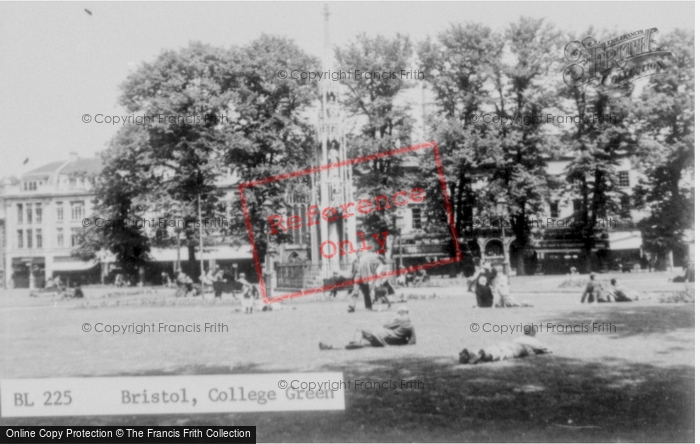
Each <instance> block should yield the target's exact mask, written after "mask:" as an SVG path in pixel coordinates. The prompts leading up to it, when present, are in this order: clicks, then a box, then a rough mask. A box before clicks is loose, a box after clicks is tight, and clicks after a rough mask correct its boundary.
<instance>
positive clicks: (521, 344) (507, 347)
mask: <svg viewBox="0 0 700 444" xmlns="http://www.w3.org/2000/svg"><path fill="white" fill-rule="evenodd" d="M535 333H537V328H534V327H532V328H530V327H529V326H527V327H525V335H524V336H521V337H519V338H517V339H516V340H515V341H513V342H502V343H499V344H494V345H491V346H489V347H486V348H482V349H480V350H479V351H478V352H477V353H473V352H470V351H469V350H467V349H466V348H465V349H464V350H462V351H461V352H460V353H459V363H460V364H479V363H484V362H495V361H505V360H506V359H518V358H525V357H527V356H532V355H541V354H545V353H552V351H551V350H550V349H549V348H548V347H547V346H546V345H545V344H544V343H542V342H541V341H539V340H537V339H535Z"/></svg>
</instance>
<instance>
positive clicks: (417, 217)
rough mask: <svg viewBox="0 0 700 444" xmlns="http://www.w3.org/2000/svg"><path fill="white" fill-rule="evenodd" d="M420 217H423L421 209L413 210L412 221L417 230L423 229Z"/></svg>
mask: <svg viewBox="0 0 700 444" xmlns="http://www.w3.org/2000/svg"><path fill="white" fill-rule="evenodd" d="M420 216H421V214H420V208H412V209H411V219H412V221H413V225H412V226H413V228H414V229H416V230H420V229H421V228H422V227H423V225H422V221H421V217H420Z"/></svg>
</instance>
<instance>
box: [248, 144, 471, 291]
mask: <svg viewBox="0 0 700 444" xmlns="http://www.w3.org/2000/svg"><path fill="white" fill-rule="evenodd" d="M426 148H432V149H433V154H434V155H435V164H436V166H437V171H438V179H439V180H440V187H441V188H442V197H443V199H445V209H446V210H447V217H448V222H447V223H448V225H449V227H450V233H451V234H452V242H453V243H454V246H455V251H456V253H457V254H456V256H455V257H453V258H448V259H442V260H440V261H436V262H431V263H429V264H423V265H414V266H412V267H408V268H402V269H401V270H395V271H391V272H385V273H381V274H379V275H377V276H370V277H366V278H362V279H355V280H348V281H345V282H341V283H340V284H337V285H335V284H331V285H326V286H324V287H319V288H312V289H308V290H302V291H299V292H296V293H291V294H286V295H283V296H277V297H276V298H271V299H268V298H267V289H266V288H265V276H264V274H263V272H262V267H261V265H260V258H259V255H258V249H257V247H256V245H255V233H254V232H253V224H252V222H251V220H250V216H249V214H248V203H247V201H246V198H245V193H244V190H245V189H246V188H251V187H254V186H257V185H265V184H268V183H272V182H276V181H279V180H283V179H291V178H294V177H299V176H305V175H307V174H312V173H317V172H320V171H324V170H330V169H333V168H340V167H342V166H345V165H354V164H357V163H363V162H367V161H370V160H376V159H382V158H384V157H388V156H394V155H397V154H404V153H408V152H412V151H419V150H422V149H426ZM238 192H239V194H240V195H241V205H242V207H243V215H244V217H245V222H246V228H247V229H248V237H249V238H250V245H251V247H252V250H253V262H254V263H255V271H256V272H257V274H258V283H259V284H260V290H261V297H262V300H263V302H264V303H265V304H271V303H274V302H280V301H283V300H287V299H293V298H298V297H302V296H308V295H312V294H315V293H321V292H324V291H330V290H332V289H333V288H337V287H338V286H340V287H346V286H350V285H354V284H356V283H357V284H362V283H366V282H371V281H374V280H377V279H383V278H385V277H389V276H398V275H400V274H406V273H412V272H414V271H418V270H427V269H430V268H434V267H439V266H441V265H445V264H450V263H454V262H459V261H461V260H462V251H461V250H460V248H459V240H458V238H457V229H456V228H455V221H454V214H453V213H452V206H451V205H450V199H449V195H448V194H447V184H446V183H445V172H444V169H443V166H442V160H441V158H440V151H439V149H438V145H437V143H436V142H424V143H420V144H416V145H412V146H408V147H403V148H398V149H395V150H390V151H384V152H381V153H377V154H371V155H368V156H362V157H357V158H355V159H349V160H344V161H342V162H335V163H330V164H327V165H321V166H317V167H311V168H307V169H305V170H299V171H294V172H292V173H284V174H278V175H276V176H271V177H268V178H265V179H259V180H254V181H250V182H245V183H242V184H240V185H239V186H238Z"/></svg>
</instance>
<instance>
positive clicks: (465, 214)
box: [418, 24, 503, 257]
mask: <svg viewBox="0 0 700 444" xmlns="http://www.w3.org/2000/svg"><path fill="white" fill-rule="evenodd" d="M502 51H503V40H502V38H501V37H500V36H499V35H498V34H497V33H495V32H493V31H492V30H491V29H490V28H488V27H486V26H483V25H479V24H460V25H452V26H451V27H450V29H448V30H446V31H443V32H441V33H440V34H438V36H437V38H436V40H435V41H433V40H432V39H428V40H426V41H425V42H423V43H422V44H421V45H420V47H419V49H418V56H419V60H420V66H421V69H422V71H424V72H425V76H426V81H427V82H428V83H429V84H430V86H431V88H432V91H433V93H434V94H435V101H436V105H437V109H436V112H435V114H434V115H432V116H428V122H429V123H428V125H429V128H430V134H431V137H432V138H433V140H435V141H436V142H437V143H438V147H439V149H440V154H441V158H442V161H443V167H444V173H445V180H446V183H447V192H448V196H449V203H450V206H451V208H452V211H453V214H454V217H455V226H456V229H457V235H458V236H459V237H460V238H469V237H472V236H473V235H474V231H473V229H474V228H476V227H475V226H474V216H475V215H478V212H479V208H478V206H479V202H480V201H481V198H482V196H481V195H480V190H479V189H478V188H476V187H473V185H474V184H475V183H476V181H477V180H478V179H480V178H483V177H484V176H485V175H488V174H490V172H491V171H493V167H494V166H495V164H496V159H497V158H499V157H500V156H501V153H500V147H499V146H498V144H497V143H496V137H497V132H496V131H495V130H494V127H492V126H489V125H486V124H485V123H484V122H483V120H480V119H473V117H474V116H479V115H480V113H481V110H483V109H485V104H486V103H487V101H488V97H489V93H490V90H491V88H492V86H493V80H492V79H493V76H494V73H495V70H496V63H497V62H498V60H499V59H500V57H501V54H502ZM428 155H430V156H431V155H432V153H428ZM429 160H430V159H428V158H426V162H424V163H423V168H422V177H423V179H424V180H425V183H426V186H427V191H428V206H427V212H428V221H429V227H428V229H429V230H430V231H431V232H442V234H445V235H447V234H448V232H447V221H448V219H447V214H446V212H445V202H444V197H443V194H442V189H441V187H440V185H439V182H438V181H437V180H436V175H435V166H434V161H429ZM448 249H449V253H450V255H453V254H454V251H453V250H452V243H450V244H449V246H448ZM475 255H476V253H475ZM466 256H467V257H468V256H469V252H467V254H466Z"/></svg>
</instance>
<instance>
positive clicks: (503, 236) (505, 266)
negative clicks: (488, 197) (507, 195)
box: [496, 199, 510, 276]
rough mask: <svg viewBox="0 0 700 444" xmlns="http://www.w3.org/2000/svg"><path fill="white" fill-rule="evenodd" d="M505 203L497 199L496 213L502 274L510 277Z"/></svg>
mask: <svg viewBox="0 0 700 444" xmlns="http://www.w3.org/2000/svg"><path fill="white" fill-rule="evenodd" d="M506 208H507V205H506V201H505V200H503V199H499V200H498V203H497V204H496V212H497V213H498V215H499V216H500V219H501V223H500V225H501V245H503V261H504V262H503V272H504V273H505V275H506V276H510V258H509V257H508V256H509V254H508V250H507V248H506V227H505V223H504V220H505V218H506V217H507V216H508V214H507V213H506Z"/></svg>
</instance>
